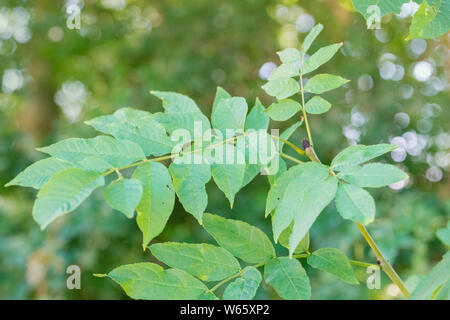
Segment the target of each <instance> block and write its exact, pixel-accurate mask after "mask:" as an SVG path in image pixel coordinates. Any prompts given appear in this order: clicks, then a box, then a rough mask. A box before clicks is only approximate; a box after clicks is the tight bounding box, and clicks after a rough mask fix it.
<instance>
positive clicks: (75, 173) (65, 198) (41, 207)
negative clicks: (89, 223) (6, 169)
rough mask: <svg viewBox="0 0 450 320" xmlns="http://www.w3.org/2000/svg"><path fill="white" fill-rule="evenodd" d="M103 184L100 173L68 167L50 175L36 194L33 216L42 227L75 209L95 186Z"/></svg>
mask: <svg viewBox="0 0 450 320" xmlns="http://www.w3.org/2000/svg"><path fill="white" fill-rule="evenodd" d="M104 184H105V179H104V178H103V175H102V174H101V173H97V172H91V171H84V170H81V169H78V168H69V169H65V170H63V171H61V172H58V173H57V174H55V175H54V176H52V177H51V178H50V179H49V180H48V181H47V183H46V184H44V186H43V187H42V189H41V190H40V191H39V192H38V194H37V199H36V202H35V203H34V207H33V218H34V220H36V222H37V223H38V224H39V225H40V226H41V228H42V229H44V228H45V227H47V225H49V224H50V222H52V221H53V220H55V219H56V218H57V217H59V216H62V215H63V214H66V213H69V212H71V211H73V210H75V209H76V208H77V207H78V206H79V205H80V204H81V203H82V202H83V201H84V200H85V199H86V198H87V197H89V195H90V194H91V193H92V191H94V190H95V189H96V188H98V187H101V186H103V185H104Z"/></svg>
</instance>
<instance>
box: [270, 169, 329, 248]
mask: <svg viewBox="0 0 450 320" xmlns="http://www.w3.org/2000/svg"><path fill="white" fill-rule="evenodd" d="M336 186H337V180H336V178H334V177H329V172H328V167H327V166H325V165H322V164H319V163H315V162H309V163H305V164H301V165H296V166H293V167H291V168H290V169H289V170H288V171H286V172H285V173H283V174H282V175H281V176H280V177H279V178H278V179H277V180H276V181H275V183H274V184H273V185H272V187H271V189H270V191H269V193H268V196H267V202H266V216H267V215H268V214H269V213H270V212H272V210H274V209H275V214H274V216H273V221H272V228H273V235H274V239H275V240H277V239H278V237H279V236H280V234H281V232H283V230H285V229H286V228H288V227H289V226H290V225H291V223H292V222H294V225H293V231H292V233H291V237H290V240H289V248H290V250H289V254H290V255H292V254H293V252H294V250H295V249H296V248H297V246H298V244H299V243H300V241H301V240H302V239H303V238H304V237H305V235H306V233H307V232H308V231H309V228H310V227H311V225H312V224H313V223H314V221H315V219H316V218H317V216H318V215H319V214H320V212H321V211H322V210H323V209H324V208H325V207H326V206H327V205H328V203H329V202H330V201H331V200H332V199H333V198H334V195H335V192H336Z"/></svg>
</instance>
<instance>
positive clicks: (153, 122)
mask: <svg viewBox="0 0 450 320" xmlns="http://www.w3.org/2000/svg"><path fill="white" fill-rule="evenodd" d="M86 124H88V125H90V126H92V127H94V128H95V129H96V130H98V131H100V132H103V133H106V134H110V135H112V136H114V137H115V138H117V139H123V140H129V141H132V142H134V143H136V144H137V145H139V146H140V147H141V148H142V150H143V151H144V153H145V155H147V156H149V155H155V156H161V155H164V154H167V153H169V152H171V151H172V148H173V147H174V142H173V141H171V140H170V138H169V137H168V136H167V134H166V130H165V129H164V127H163V126H162V125H161V124H160V123H159V122H158V121H157V118H156V117H155V116H154V115H152V114H150V113H148V112H145V111H142V110H137V109H132V108H122V109H119V110H117V111H116V112H114V113H113V114H112V115H107V116H101V117H97V118H94V119H92V120H89V121H86Z"/></svg>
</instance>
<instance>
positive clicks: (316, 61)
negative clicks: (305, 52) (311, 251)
mask: <svg viewBox="0 0 450 320" xmlns="http://www.w3.org/2000/svg"><path fill="white" fill-rule="evenodd" d="M341 47H342V43H335V44H332V45H329V46H326V47H323V48H320V49H319V50H317V51H316V52H314V54H313V55H312V56H311V57H309V58H308V59H306V60H305V62H303V65H302V70H301V71H302V74H307V73H309V72H312V71H314V70H316V69H317V68H319V67H320V66H321V65H323V64H324V63H326V62H328V61H329V60H330V59H331V58H333V56H334V55H335V54H336V52H337V51H338V50H339V49H340V48H341Z"/></svg>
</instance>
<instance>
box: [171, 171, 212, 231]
mask: <svg viewBox="0 0 450 320" xmlns="http://www.w3.org/2000/svg"><path fill="white" fill-rule="evenodd" d="M169 172H170V175H171V176H172V181H173V187H174V189H175V192H176V193H177V196H178V199H179V200H180V202H181V204H182V205H183V208H184V210H186V211H187V212H189V213H190V214H192V215H193V216H194V217H195V218H196V219H197V220H198V222H199V223H200V224H201V223H202V216H203V212H204V211H205V209H206V206H207V205H208V194H207V193H206V189H205V185H206V183H207V182H208V181H209V180H211V166H210V165H208V164H184V163H180V164H176V163H174V162H173V163H172V164H171V165H170V166H169Z"/></svg>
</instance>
